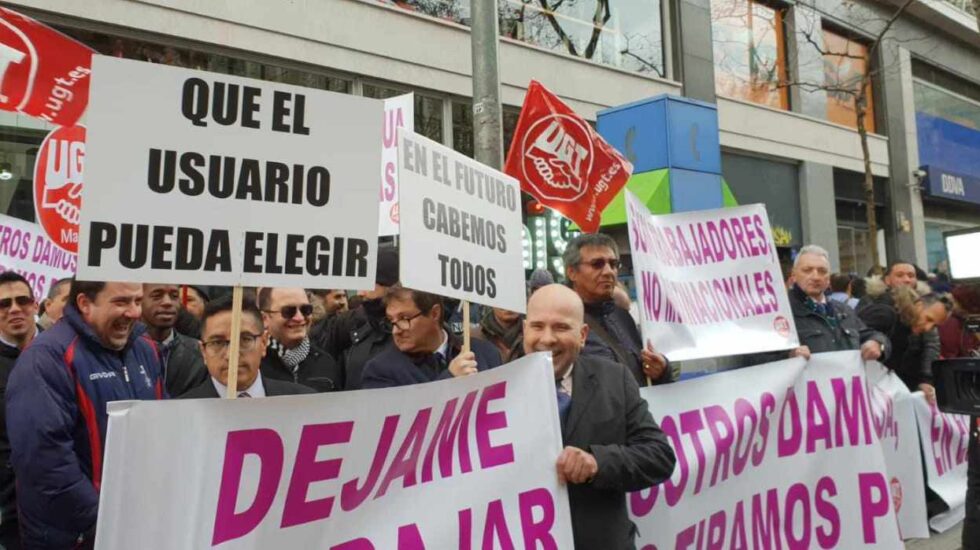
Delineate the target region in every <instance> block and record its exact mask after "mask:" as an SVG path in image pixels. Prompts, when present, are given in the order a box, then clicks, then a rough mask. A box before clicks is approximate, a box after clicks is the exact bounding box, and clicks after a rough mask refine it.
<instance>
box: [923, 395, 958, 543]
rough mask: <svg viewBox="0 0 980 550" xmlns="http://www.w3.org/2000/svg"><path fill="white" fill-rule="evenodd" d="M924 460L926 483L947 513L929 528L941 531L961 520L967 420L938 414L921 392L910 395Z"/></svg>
mask: <svg viewBox="0 0 980 550" xmlns="http://www.w3.org/2000/svg"><path fill="white" fill-rule="evenodd" d="M912 402H913V404H914V408H915V416H916V418H917V419H918V424H919V438H920V439H921V440H922V454H923V455H924V457H925V459H924V460H925V465H926V483H927V484H928V485H929V488H930V489H932V490H933V491H934V492H935V493H936V494H937V495H939V498H941V499H943V501H944V502H945V503H946V504H947V505H948V506H949V510H948V511H946V512H943V513H941V514H938V515H936V516H933V517H932V518H931V519H930V520H929V525H930V526H931V527H932V528H933V529H935V530H937V531H939V532H943V531H946V530H948V529H950V528H951V527H953V526H954V525H956V524H957V523H959V522H960V521H962V520H963V516H964V514H965V511H966V510H965V508H964V506H965V505H966V466H967V449H968V447H969V444H970V417H969V416H963V415H959V414H946V413H943V412H940V410H939V409H938V408H937V407H936V406H935V405H930V404H929V403H927V402H926V398H925V396H924V395H923V394H922V392H915V393H914V394H912Z"/></svg>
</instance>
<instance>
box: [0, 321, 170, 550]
mask: <svg viewBox="0 0 980 550" xmlns="http://www.w3.org/2000/svg"><path fill="white" fill-rule="evenodd" d="M143 330H144V327H143V325H142V324H139V323H137V324H136V327H135V328H134V329H133V332H132V333H131V334H130V336H129V340H128V341H127V343H126V345H125V347H124V348H123V349H122V350H113V349H109V348H107V347H105V346H103V345H102V343H101V341H100V340H99V337H98V336H97V335H96V334H95V332H94V331H93V330H92V328H91V327H90V326H89V325H88V324H87V323H86V322H85V321H84V320H83V319H82V316H81V314H80V313H79V312H78V309H76V308H75V306H74V305H73V304H69V305H68V306H66V307H65V313H64V318H63V319H62V321H61V322H59V323H56V324H55V325H54V326H53V327H51V329H49V330H47V331H45V332H44V333H42V334H41V335H39V336H38V337H37V338H36V339H35V340H34V342H33V343H32V344H31V345H30V346H28V347H27V349H25V350H24V351H23V353H21V356H20V358H19V359H18V360H17V363H16V367H15V368H14V370H13V372H12V373H11V375H10V381H9V384H8V386H7V392H6V399H7V410H6V413H7V433H8V435H9V438H10V446H11V450H12V454H11V460H12V463H13V466H14V473H15V475H16V476H17V505H18V508H19V511H20V520H21V535H22V537H23V543H24V546H25V548H52V549H63V548H72V547H74V545H75V544H76V541H78V540H79V537H82V536H83V535H85V534H86V533H90V532H91V531H92V530H93V529H94V527H95V520H96V516H97V514H98V506H99V487H100V486H101V484H102V458H103V449H104V448H105V436H106V427H107V423H108V413H107V411H106V405H107V404H108V403H109V402H110V401H123V400H133V399H139V400H154V399H163V398H164V395H165V394H164V389H163V376H162V374H161V369H160V359H159V355H158V352H157V349H156V347H155V344H154V343H153V342H152V341H151V340H150V339H149V338H146V337H145V336H143V334H142V332H143Z"/></svg>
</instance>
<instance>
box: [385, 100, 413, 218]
mask: <svg viewBox="0 0 980 550" xmlns="http://www.w3.org/2000/svg"><path fill="white" fill-rule="evenodd" d="M384 101H385V126H384V128H385V130H384V142H383V143H382V147H381V196H380V198H379V200H378V235H379V236H381V237H387V236H390V235H397V234H398V218H399V211H398V129H399V128H408V129H410V130H411V129H413V128H415V94H405V95H400V96H397V97H389V98H388V99H386V100H384Z"/></svg>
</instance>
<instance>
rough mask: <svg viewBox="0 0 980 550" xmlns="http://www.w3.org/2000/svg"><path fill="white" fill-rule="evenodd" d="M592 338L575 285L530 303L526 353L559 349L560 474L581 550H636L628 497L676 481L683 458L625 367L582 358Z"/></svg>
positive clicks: (547, 290)
mask: <svg viewBox="0 0 980 550" xmlns="http://www.w3.org/2000/svg"><path fill="white" fill-rule="evenodd" d="M588 333H589V327H588V325H586V324H585V323H584V319H583V306H582V300H581V299H580V298H579V297H578V296H577V295H576V294H575V293H574V292H572V291H571V290H569V289H568V288H566V287H564V286H562V285H548V286H546V287H543V288H541V289H540V290H538V291H537V292H535V293H534V295H532V296H531V299H530V301H528V304H527V321H526V322H525V323H524V351H525V352H526V353H534V352H539V351H550V352H551V361H552V366H553V367H554V375H555V389H556V393H555V395H556V398H557V400H558V402H557V403H556V406H557V407H558V417H559V419H560V420H561V438H562V444H563V445H564V449H563V450H562V452H561V454H560V455H559V456H558V461H557V464H556V469H557V470H558V479H559V481H560V482H561V483H565V484H567V485H568V504H569V507H570V510H571V515H572V535H573V536H574V538H575V548H576V549H577V550H631V549H633V548H635V544H636V526H635V525H633V523H632V522H631V521H630V519H629V515H628V514H627V512H626V493H627V492H630V491H639V490H642V489H646V488H648V487H652V486H654V485H656V484H658V483H661V482H663V481H664V480H666V479H667V478H669V477H670V475H671V473H673V471H674V463H675V462H676V457H675V456H674V451H673V450H672V449H671V447H670V443H668V442H667V436H666V435H664V432H663V431H661V429H660V427H659V426H657V423H656V422H655V421H654V420H653V417H652V416H650V411H649V409H648V408H647V403H646V401H644V400H643V398H641V397H640V388H639V387H638V386H637V384H636V381H635V379H634V377H633V375H632V374H631V373H630V372H629V371H628V370H627V369H626V368H625V366H623V365H621V364H618V363H614V362H612V361H607V360H605V359H602V358H599V357H595V356H587V355H582V354H581V351H582V347H583V346H584V345H585V341H586V339H587V335H588ZM528 420H530V421H533V420H534V419H528Z"/></svg>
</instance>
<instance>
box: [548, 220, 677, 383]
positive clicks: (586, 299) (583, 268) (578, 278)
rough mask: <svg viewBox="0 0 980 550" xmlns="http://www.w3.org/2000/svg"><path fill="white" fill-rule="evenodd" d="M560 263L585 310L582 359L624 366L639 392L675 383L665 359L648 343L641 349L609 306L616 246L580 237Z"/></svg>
mask: <svg viewBox="0 0 980 550" xmlns="http://www.w3.org/2000/svg"><path fill="white" fill-rule="evenodd" d="M562 260H564V262H565V277H566V278H567V279H568V285H569V286H570V287H572V290H574V291H575V293H576V294H578V295H579V297H580V298H582V302H583V303H584V304H585V322H586V324H587V325H588V326H589V335H588V339H587V340H586V342H585V348H584V349H583V350H582V353H583V354H584V355H594V356H597V357H602V358H604V359H608V360H610V361H615V362H617V363H620V364H622V365H624V366H625V367H626V368H627V369H629V371H630V372H631V373H632V374H633V376H634V377H635V378H636V381H637V383H639V384H640V385H641V386H646V385H647V384H663V383H667V382H673V381H674V380H676V379H677V375H678V373H676V372H674V369H672V368H670V363H669V362H668V361H667V358H666V357H665V356H664V355H663V354H662V353H657V352H656V351H655V350H654V349H653V345H652V344H650V343H649V342H647V344H646V345H645V346H644V345H643V338H642V337H641V336H640V331H639V329H637V327H636V322H634V321H633V318H632V317H631V316H630V314H629V312H628V311H626V310H623V309H622V308H619V307H617V306H616V303H615V301H613V294H614V291H615V290H616V282H617V276H618V275H619V265H620V262H619V247H618V246H617V245H616V241H614V240H613V239H612V237H610V236H608V235H603V234H602V233H594V234H590V233H583V234H582V235H579V236H578V237H575V238H574V239H572V240H571V242H569V243H568V247H567V248H566V249H565V253H564V254H563V255H562Z"/></svg>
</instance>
